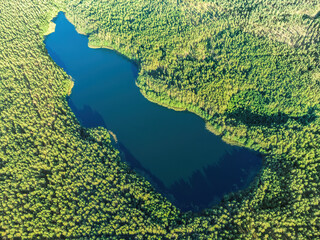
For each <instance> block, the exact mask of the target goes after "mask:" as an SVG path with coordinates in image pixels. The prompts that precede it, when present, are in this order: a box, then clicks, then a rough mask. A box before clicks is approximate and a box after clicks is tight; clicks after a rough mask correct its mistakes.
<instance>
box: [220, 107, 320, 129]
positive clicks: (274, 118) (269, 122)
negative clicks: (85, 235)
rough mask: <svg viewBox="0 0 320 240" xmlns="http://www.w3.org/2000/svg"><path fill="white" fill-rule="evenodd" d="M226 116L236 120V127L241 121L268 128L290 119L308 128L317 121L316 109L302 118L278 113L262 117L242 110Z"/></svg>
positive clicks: (249, 124) (311, 109)
mask: <svg viewBox="0 0 320 240" xmlns="http://www.w3.org/2000/svg"><path fill="white" fill-rule="evenodd" d="M225 115H226V117H227V118H228V119H234V120H235V122H234V125H236V123H237V122H238V121H240V122H242V123H244V124H246V125H248V126H257V125H260V126H266V127H271V126H277V125H283V124H286V123H287V122H288V121H289V119H291V120H295V121H296V122H298V123H299V124H301V125H303V126H307V125H308V124H310V123H312V122H314V121H315V120H316V119H317V116H316V115H315V109H314V108H310V109H309V110H308V113H306V114H305V115H303V116H300V117H292V116H289V115H287V114H285V113H282V112H278V113H275V114H272V115H266V114H265V115H261V114H257V113H255V112H252V111H250V110H248V109H242V108H241V109H237V110H235V111H232V112H228V113H226V114H225Z"/></svg>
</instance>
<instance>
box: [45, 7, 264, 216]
mask: <svg viewBox="0 0 320 240" xmlns="http://www.w3.org/2000/svg"><path fill="white" fill-rule="evenodd" d="M54 22H55V23H56V31H55V32H54V33H52V34H50V35H49V36H47V37H46V39H45V44H46V48H47V50H48V53H49V54H50V56H51V57H52V59H53V60H54V61H55V62H56V63H57V64H58V65H59V66H60V67H62V68H63V69H64V70H65V71H66V72H67V73H68V74H69V75H70V76H72V78H73V79H74V82H75V84H74V88H73V89H72V94H71V95H70V97H69V98H68V102H69V106H70V108H71V109H72V111H73V112H74V113H75V115H76V117H77V118H78V120H79V122H80V123H81V124H82V125H83V126H84V127H97V126H103V127H106V128H107V129H108V130H111V131H112V132H113V133H115V134H116V136H117V139H118V144H117V147H118V148H119V150H120V151H121V153H122V158H123V160H124V161H126V162H127V163H128V164H129V165H130V166H131V167H132V168H133V169H134V170H136V172H138V173H139V174H141V175H143V176H144V177H145V178H146V179H147V180H149V181H150V182H151V183H152V184H153V186H154V187H155V188H156V189H157V191H159V192H160V193H162V194H164V195H165V196H166V197H168V199H169V200H170V201H172V202H173V203H174V204H175V205H176V206H177V207H179V208H181V209H182V210H193V211H198V210H201V209H203V208H205V207H209V206H211V205H213V204H216V203H218V202H219V201H220V200H221V199H222V197H223V195H224V194H227V193H230V192H233V191H237V190H239V189H243V188H245V187H247V186H248V185H249V183H250V182H251V181H252V180H253V179H254V177H255V175H256V174H257V172H258V171H259V169H260V168H261V165H262V158H261V156H260V155H259V154H258V153H255V152H252V151H250V150H247V149H244V148H240V147H236V146H231V145H228V144H227V143H225V142H223V141H222V140H221V138H220V137H218V136H215V135H214V134H212V133H211V132H209V131H208V130H206V128H205V122H204V121H203V120H202V119H201V118H200V117H198V116H197V115H195V114H193V113H189V112H176V111H174V110H170V109H167V108H164V107H161V106H159V105H157V104H155V103H151V102H149V101H148V100H147V99H146V98H144V97H143V96H142V94H141V93H140V91H139V88H138V87H137V86H136V85H135V80H136V79H137V76H138V68H137V66H135V65H134V64H133V63H132V62H131V61H130V60H129V59H127V58H125V57H124V56H121V55H120V54H118V53H116V52H115V51H112V50H108V49H91V48H89V47H88V38H87V37H86V36H84V35H80V34H78V33H77V32H76V30H75V28H74V26H73V25H72V24H71V23H70V22H69V21H68V20H67V19H66V17H65V15H64V13H59V15H58V16H57V18H55V19H54Z"/></svg>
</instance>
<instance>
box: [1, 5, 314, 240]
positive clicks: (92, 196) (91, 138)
mask: <svg viewBox="0 0 320 240" xmlns="http://www.w3.org/2000/svg"><path fill="white" fill-rule="evenodd" d="M60 11H64V12H65V13H66V15H67V17H68V19H69V20H70V21H71V22H72V23H73V24H74V25H75V26H76V28H77V30H78V31H79V32H81V33H83V34H86V35H88V37H89V41H90V45H91V46H94V47H108V48H113V49H114V50H116V51H118V52H119V53H121V54H123V55H125V56H127V57H128V58H130V59H132V60H133V61H135V62H136V64H137V65H138V66H139V69H140V73H139V77H138V79H137V82H136V84H137V86H138V87H139V88H140V90H141V92H142V94H143V95H144V96H145V97H146V98H148V99H149V100H150V101H153V102H156V103H158V104H160V105H164V106H168V107H170V108H177V109H184V110H187V111H190V112H193V113H195V114H197V115H199V116H201V117H202V118H203V119H204V120H205V121H206V122H207V127H208V129H210V130H211V131H212V132H214V133H215V134H218V135H220V136H221V137H222V138H223V139H224V140H225V141H227V142H232V143H236V144H237V145H241V146H245V147H247V148H250V149H253V150H256V151H259V152H261V153H263V154H264V156H265V157H264V165H263V169H262V170H261V171H260V173H259V175H258V177H257V178H256V180H255V181H254V182H253V183H252V184H251V186H250V187H249V188H248V189H246V190H243V191H240V192H236V193H231V194H229V195H227V196H225V198H224V199H223V201H222V202H221V203H220V204H219V205H217V206H213V207H212V208H209V209H206V210H204V211H203V212H201V213H192V212H181V211H180V210H179V209H178V208H176V207H175V206H173V205H172V204H171V203H170V202H169V201H168V200H167V199H166V198H165V197H163V196H161V195H160V194H159V193H157V192H156V191H155V190H154V188H153V187H152V186H151V184H150V183H149V182H147V181H146V180H145V179H144V178H143V177H142V176H139V175H138V174H137V173H135V172H134V171H133V170H131V169H130V168H129V167H128V166H127V165H126V164H125V163H124V162H122V161H121V159H120V156H119V152H118V151H117V150H116V149H114V148H113V146H112V144H111V139H110V135H109V133H108V131H107V130H106V129H104V128H101V127H99V128H93V129H86V128H84V127H82V126H81V125H80V124H79V122H78V120H77V119H76V117H75V115H74V114H73V113H72V111H71V110H70V108H69V106H68V104H67V101H66V96H67V95H68V94H69V93H70V91H71V88H72V84H73V82H72V80H71V78H70V76H68V75H67V74H66V73H65V72H64V71H63V69H61V68H60V67H58V66H57V64H55V63H54V62H53V60H52V59H51V58H50V57H49V55H48V53H47V50H46V48H45V45H44V43H43V40H44V37H45V35H46V34H47V33H48V31H49V32H50V30H52V27H53V26H52V23H50V21H51V20H52V19H53V18H54V17H55V16H56V15H57V14H58V12H60ZM0 12H1V14H0V91H1V95H0V234H1V235H0V236H1V237H2V239H319V238H320V207H319V206H320V203H319V201H320V197H319V196H320V179H319V176H320V174H319V173H320V157H319V156H320V134H319V133H320V125H319V124H320V121H319V114H320V112H319V110H320V109H319V107H320V105H319V101H320V95H319V92H320V64H319V53H320V39H319V38H320V35H319V31H320V28H319V26H320V25H319V24H320V17H319V16H320V15H319V13H320V2H319V0H277V1H276V0H229V1H228V0H193V1H191V0H164V1H162V0H161V1H160V0H154V1H149V0H134V1H133V0H108V1H106V0H69V1H67V0H24V1H17V0H10V1H7V0H0ZM195 160H196V159H195ZM1 237H0V238H1Z"/></svg>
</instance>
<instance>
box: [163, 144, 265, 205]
mask: <svg viewBox="0 0 320 240" xmlns="http://www.w3.org/2000/svg"><path fill="white" fill-rule="evenodd" d="M260 158H261V156H259V154H256V155H255V154H252V155H250V156H248V150H246V149H239V150H234V151H232V152H231V153H227V154H225V155H224V156H223V157H222V158H221V159H220V162H219V163H218V164H213V165H209V166H206V167H204V168H203V169H202V170H197V171H195V172H194V173H193V174H192V176H191V177H190V178H189V179H188V181H186V180H183V179H181V180H179V181H176V182H175V183H174V184H172V186H170V188H169V192H170V193H172V194H173V195H174V197H175V199H176V202H178V203H179V204H180V206H179V207H180V208H181V209H182V210H193V211H200V210H202V209H204V208H206V207H210V206H212V205H214V204H218V203H219V202H220V200H221V199H222V198H223V196H224V195H225V194H227V193H231V192H235V191H239V190H240V189H244V188H246V187H248V186H249V184H250V183H251V182H252V180H253V179H254V177H255V176H256V174H257V172H258V171H259V169H260V168H261V162H260V161H258V160H259V159H260ZM222 181H223V182H222Z"/></svg>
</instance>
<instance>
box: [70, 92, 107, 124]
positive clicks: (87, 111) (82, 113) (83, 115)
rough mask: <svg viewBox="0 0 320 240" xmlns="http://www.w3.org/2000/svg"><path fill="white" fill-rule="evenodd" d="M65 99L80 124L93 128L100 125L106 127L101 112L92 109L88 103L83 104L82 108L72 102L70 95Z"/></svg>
mask: <svg viewBox="0 0 320 240" xmlns="http://www.w3.org/2000/svg"><path fill="white" fill-rule="evenodd" d="M67 101H68V104H69V107H70V108H71V110H72V111H73V113H74V114H75V115H76V116H77V119H78V120H79V122H80V123H81V125H82V126H85V127H87V128H94V127H100V126H101V127H105V128H107V126H106V124H105V122H104V120H103V117H102V116H101V114H100V113H98V112H97V111H95V110H93V109H92V108H91V107H90V106H89V105H84V106H83V108H82V109H79V108H77V107H76V105H75V104H74V103H73V102H72V99H71V98H70V97H68V98H67Z"/></svg>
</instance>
